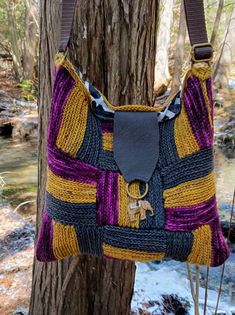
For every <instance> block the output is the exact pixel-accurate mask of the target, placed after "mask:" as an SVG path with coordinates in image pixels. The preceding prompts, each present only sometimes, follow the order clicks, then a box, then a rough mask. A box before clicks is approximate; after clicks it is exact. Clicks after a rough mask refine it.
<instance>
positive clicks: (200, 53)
mask: <svg viewBox="0 0 235 315" xmlns="http://www.w3.org/2000/svg"><path fill="white" fill-rule="evenodd" d="M75 3H76V0H63V1H62V21H61V30H60V46H59V51H60V52H65V51H66V49H67V47H68V44H69V40H70V34H71V29H72V23H73V16H74V11H75ZM184 8H185V16H186V21H187V28H188V33H189V39H190V43H191V46H192V51H191V56H192V61H193V62H201V61H210V60H211V59H212V55H213V49H212V46H211V44H210V43H209V42H208V37H207V30H206V21H205V13H204V6H203V0H184Z"/></svg>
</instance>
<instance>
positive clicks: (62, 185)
mask: <svg viewBox="0 0 235 315" xmlns="http://www.w3.org/2000/svg"><path fill="white" fill-rule="evenodd" d="M47 191H48V192H49V193H50V194H52V195H53V196H54V197H55V198H57V199H60V200H63V201H67V202H73V203H92V202H96V185H93V184H86V183H79V182H75V181H71V180H68V179H64V178H62V177H60V176H57V175H55V174H54V173H53V172H52V171H51V170H50V169H48V180H47Z"/></svg>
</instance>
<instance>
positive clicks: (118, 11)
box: [30, 0, 157, 315]
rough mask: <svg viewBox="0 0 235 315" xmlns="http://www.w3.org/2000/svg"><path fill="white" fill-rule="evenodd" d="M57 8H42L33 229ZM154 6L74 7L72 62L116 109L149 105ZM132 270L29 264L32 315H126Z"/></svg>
mask: <svg viewBox="0 0 235 315" xmlns="http://www.w3.org/2000/svg"><path fill="white" fill-rule="evenodd" d="M58 2H59V1H52V0H50V1H48V0H42V1H41V9H40V11H41V43H40V104H39V108H40V124H39V125H40V140H39V188H38V223H39V221H40V217H41V211H42V208H43V202H44V191H45V181H46V141H45V139H46V126H47V122H48V113H49V105H50V99H51V89H52V75H51V73H52V68H53V62H52V60H53V55H54V53H55V52H56V50H57V36H58V31H57V30H58V29H59V20H60V18H59V16H60V14H59V12H60V10H59V9H60V8H59V6H58ZM156 20H157V1H154V0H145V1H143V0H135V1H126V0H122V1H116V0H111V1H110V0H109V1H108V0H96V1H92V0H88V1H81V0H79V1H77V11H76V15H75V21H74V28H73V40H72V43H71V47H70V52H69V55H70V58H71V59H72V60H73V61H74V62H75V63H76V64H77V65H79V66H80V69H81V70H82V71H83V73H86V75H87V77H88V78H89V80H90V81H91V82H93V83H94V84H95V85H96V86H97V87H98V88H99V89H100V90H102V91H103V92H104V93H105V95H106V96H107V97H108V99H109V100H110V101H111V102H112V103H113V104H124V103H138V104H146V103H148V104H150V103H152V101H153V83H154V63H155V49H156V47H155V46H156V43H155V38H156V36H155V30H156V22H157V21H156ZM134 274H135V267H134V264H133V263H130V262H119V261H113V260H103V259H99V258H91V257H85V256H82V257H80V258H78V257H73V258H68V259H64V260H63V261H60V262H58V263H47V264H43V263H39V262H37V261H36V260H35V261H34V267H33V281H32V295H31V304H30V314H31V315H39V314H40V315H86V314H91V315H93V314H102V315H106V314H107V315H110V314H112V315H121V314H125V315H127V314H128V315H129V314H130V302H131V297H132V293H133V286H134Z"/></svg>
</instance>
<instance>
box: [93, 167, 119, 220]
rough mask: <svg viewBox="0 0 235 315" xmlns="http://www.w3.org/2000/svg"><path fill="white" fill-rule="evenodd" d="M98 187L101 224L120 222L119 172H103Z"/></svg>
mask: <svg viewBox="0 0 235 315" xmlns="http://www.w3.org/2000/svg"><path fill="white" fill-rule="evenodd" d="M97 189H98V191H97V202H98V222H99V224H100V225H103V224H111V225H116V224H117V223H118V173H113V172H102V175H101V176H100V182H99V185H98V187H97Z"/></svg>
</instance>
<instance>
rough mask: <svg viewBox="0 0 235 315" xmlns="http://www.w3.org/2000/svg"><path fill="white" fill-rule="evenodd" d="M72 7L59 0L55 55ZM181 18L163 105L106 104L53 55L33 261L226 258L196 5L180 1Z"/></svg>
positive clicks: (201, 22)
mask: <svg viewBox="0 0 235 315" xmlns="http://www.w3.org/2000/svg"><path fill="white" fill-rule="evenodd" d="M74 3H75V1H74V0H69V1H63V11H62V32H61V49H60V50H61V51H65V49H66V48H67V44H68V40H69V36H70V30H68V25H69V26H71V25H72V15H73V14H72V11H73V9H74V5H75V4H74ZM71 9H72V10H71ZM185 11H186V17H187V25H188V30H189V36H190V41H191V44H192V61H193V63H192V64H193V66H192V68H191V70H189V71H188V73H187V75H186V76H185V79H184V84H183V88H182V91H181V93H177V94H176V95H175V96H174V97H173V98H172V99H171V100H170V101H168V102H167V104H166V105H165V104H164V105H162V106H160V107H150V106H139V105H131V106H129V105H123V106H113V105H112V104H110V103H109V102H108V100H107V99H106V98H105V97H104V96H103V95H102V94H101V93H100V92H99V91H98V90H97V89H96V88H95V87H94V86H92V85H91V84H90V83H89V82H88V81H86V80H84V79H83V78H82V74H81V73H80V72H79V70H78V69H77V68H76V67H75V66H74V65H73V64H72V63H71V62H70V61H69V60H68V58H67V57H66V56H65V55H64V54H63V53H58V54H57V55H56V59H55V64H56V77H55V81H54V89H53V97H52V104H51V112H50V122H49V127H48V172H47V175H48V178H47V187H46V196H45V207H44V212H43V216H42V222H41V227H40V231H39V236H38V240H37V245H36V256H37V259H38V260H40V261H44V262H49V261H55V260H59V259H63V258H64V257H66V256H70V255H78V254H89V255H97V256H104V257H109V258H116V259H125V260H130V261H154V260H162V259H164V258H167V257H168V258H172V259H175V260H178V261H187V262H189V263H194V264H199V265H207V266H218V265H221V264H222V263H224V261H225V260H226V259H227V258H228V256H229V249H228V246H227V243H226V241H225V239H224V237H223V234H222V231H221V227H220V219H219V214H218V209H217V205H216V197H215V172H214V164H213V98H212V83H211V68H210V66H209V61H210V60H211V58H212V47H211V45H210V44H209V43H208V40H207V34H206V28H205V18H204V11H203V1H194V0H187V1H186V0H185ZM68 12H69V13H68ZM196 17H197V18H196ZM66 25H67V28H66ZM198 63H201V64H203V65H201V66H200V65H198Z"/></svg>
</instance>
